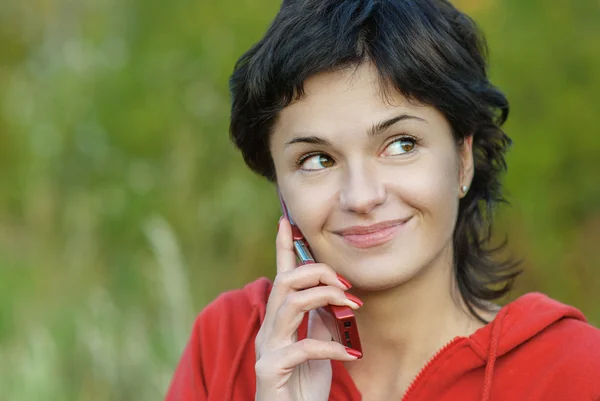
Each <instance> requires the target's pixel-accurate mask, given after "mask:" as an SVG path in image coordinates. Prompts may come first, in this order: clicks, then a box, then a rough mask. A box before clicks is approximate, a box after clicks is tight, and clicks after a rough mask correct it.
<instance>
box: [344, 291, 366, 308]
mask: <svg viewBox="0 0 600 401" xmlns="http://www.w3.org/2000/svg"><path fill="white" fill-rule="evenodd" d="M345 294H346V298H348V299H349V300H350V301H352V302H354V303H355V304H357V305H358V306H359V307H360V306H363V305H364V303H363V301H361V300H360V299H358V297H356V296H354V295H352V294H348V293H347V292H346V293H345Z"/></svg>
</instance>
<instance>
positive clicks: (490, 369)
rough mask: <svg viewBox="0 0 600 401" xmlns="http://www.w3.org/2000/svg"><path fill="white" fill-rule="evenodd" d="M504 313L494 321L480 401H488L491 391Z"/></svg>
mask: <svg viewBox="0 0 600 401" xmlns="http://www.w3.org/2000/svg"><path fill="white" fill-rule="evenodd" d="M504 315H505V314H504V313H503V314H502V315H500V316H497V317H496V321H495V322H494V329H493V330H492V340H491V342H490V350H489V353H488V359H487V362H486V365H485V378H484V381H483V396H482V397H481V401H490V394H491V392H492V378H493V377H494V367H495V365H496V354H497V353H498V342H499V340H500V330H502V320H504Z"/></svg>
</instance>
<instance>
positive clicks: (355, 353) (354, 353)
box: [346, 347, 362, 359]
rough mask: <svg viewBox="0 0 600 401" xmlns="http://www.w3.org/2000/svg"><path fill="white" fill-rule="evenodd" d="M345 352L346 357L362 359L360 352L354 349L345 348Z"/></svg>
mask: <svg viewBox="0 0 600 401" xmlns="http://www.w3.org/2000/svg"><path fill="white" fill-rule="evenodd" d="M346 352H347V353H348V355H351V356H353V357H355V358H359V359H360V358H362V352H360V351H357V350H355V349H354V348H348V347H346Z"/></svg>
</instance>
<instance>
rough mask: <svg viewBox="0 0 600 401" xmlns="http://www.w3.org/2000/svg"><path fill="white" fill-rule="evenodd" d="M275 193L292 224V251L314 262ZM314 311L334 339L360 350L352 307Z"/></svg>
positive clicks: (332, 306)
mask: <svg viewBox="0 0 600 401" xmlns="http://www.w3.org/2000/svg"><path fill="white" fill-rule="evenodd" d="M277 194H278V196H279V202H280V203H281V211H282V213H283V216H284V217H285V218H286V219H287V220H288V221H289V222H290V225H291V226H292V239H293V241H294V252H295V253H296V257H297V259H298V262H299V263H300V265H306V264H309V263H315V259H314V258H313V256H312V254H311V251H310V246H309V245H308V242H307V241H306V239H305V238H304V235H303V234H302V231H300V229H299V228H298V226H297V225H296V224H295V223H294V220H293V219H292V218H291V216H290V214H289V211H288V209H287V206H286V204H285V201H284V200H283V197H282V196H281V192H279V189H278V190H277ZM321 285H323V284H321ZM316 311H317V313H318V314H319V316H320V317H321V319H322V320H323V323H325V325H326V326H327V328H328V329H329V332H330V333H331V336H332V337H333V339H334V340H335V341H337V342H338V343H340V344H342V345H344V346H346V347H349V348H354V349H355V350H357V351H360V352H362V346H361V344H360V337H359V336H358V327H357V325H356V318H355V316H354V311H353V310H352V308H350V307H349V306H338V305H327V306H325V307H323V308H317V310H316Z"/></svg>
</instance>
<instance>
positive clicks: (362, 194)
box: [340, 164, 387, 214]
mask: <svg viewBox="0 0 600 401" xmlns="http://www.w3.org/2000/svg"><path fill="white" fill-rule="evenodd" d="M343 180H344V182H343V184H342V189H341V191H340V204H341V206H342V208H343V209H344V210H349V211H353V212H356V213H360V214H368V213H370V212H371V211H372V210H373V209H374V208H375V207H376V206H378V205H381V204H383V203H384V202H385V200H386V196H387V192H386V189H385V185H384V183H383V182H382V180H381V177H379V175H378V174H377V170H376V169H375V168H374V167H373V166H368V165H364V164H362V165H355V166H352V167H350V168H348V170H347V171H346V174H344V178H343Z"/></svg>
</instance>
